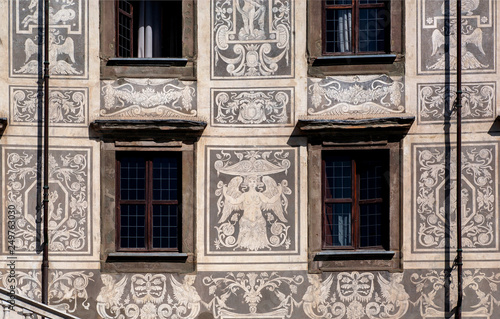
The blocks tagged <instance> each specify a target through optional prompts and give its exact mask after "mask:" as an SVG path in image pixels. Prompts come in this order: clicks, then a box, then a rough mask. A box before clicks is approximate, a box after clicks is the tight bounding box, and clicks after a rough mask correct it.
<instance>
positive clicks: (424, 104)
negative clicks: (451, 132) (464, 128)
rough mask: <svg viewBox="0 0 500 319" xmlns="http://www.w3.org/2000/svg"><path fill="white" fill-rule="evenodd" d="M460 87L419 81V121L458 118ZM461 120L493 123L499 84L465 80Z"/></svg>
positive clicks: (443, 120) (436, 121) (421, 122)
mask: <svg viewBox="0 0 500 319" xmlns="http://www.w3.org/2000/svg"><path fill="white" fill-rule="evenodd" d="M456 92H457V87H456V85H450V86H449V87H445V86H444V85H443V84H441V83H425V84H418V123H419V124H443V123H445V121H450V120H453V121H455V120H456V112H455V110H454V102H455V99H456ZM462 92H463V95H462V121H463V122H464V123H473V122H492V121H494V119H495V117H496V111H495V108H496V98H495V92H496V83H495V82H481V83H464V84H463V85H462Z"/></svg>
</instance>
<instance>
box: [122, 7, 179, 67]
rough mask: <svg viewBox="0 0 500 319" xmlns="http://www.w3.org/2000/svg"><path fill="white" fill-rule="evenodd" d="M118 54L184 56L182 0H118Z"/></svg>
mask: <svg viewBox="0 0 500 319" xmlns="http://www.w3.org/2000/svg"><path fill="white" fill-rule="evenodd" d="M116 1H117V4H116V8H117V14H116V18H117V23H116V26H117V29H116V42H117V45H116V55H117V57H122V58H167V57H169V58H174V57H181V56H182V0H135V1H134V0H116Z"/></svg>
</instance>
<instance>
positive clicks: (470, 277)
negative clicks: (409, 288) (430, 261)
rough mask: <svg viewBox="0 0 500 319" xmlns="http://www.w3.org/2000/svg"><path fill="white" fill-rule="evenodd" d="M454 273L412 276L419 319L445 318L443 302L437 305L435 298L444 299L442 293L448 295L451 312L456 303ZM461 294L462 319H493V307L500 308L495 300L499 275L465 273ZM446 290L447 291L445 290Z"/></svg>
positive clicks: (468, 270) (470, 271)
mask: <svg viewBox="0 0 500 319" xmlns="http://www.w3.org/2000/svg"><path fill="white" fill-rule="evenodd" d="M456 274H457V272H455V271H454V272H452V275H451V276H450V275H449V274H447V273H445V272H444V271H437V270H431V271H428V272H427V273H423V274H418V273H414V274H412V276H411V282H412V283H413V284H414V285H415V287H416V292H417V295H418V296H420V297H419V298H418V299H417V300H416V301H415V302H414V304H415V305H419V307H418V308H419V309H420V316H421V318H429V319H430V318H444V317H446V316H447V314H446V311H445V309H444V306H443V304H444V303H442V302H438V300H437V298H436V297H437V296H439V295H444V294H445V289H446V290H447V291H449V292H450V294H449V304H450V309H452V308H454V307H455V306H456V304H457V300H458V290H457V287H456V282H457V277H456ZM462 281H463V293H464V295H465V296H467V298H464V301H466V302H467V303H466V304H464V306H463V308H464V310H463V317H465V318H485V319H494V318H497V317H496V316H495V306H497V307H498V306H500V300H498V299H497V298H495V295H497V293H498V288H499V287H498V286H499V285H500V273H495V272H490V273H489V274H487V272H486V271H483V270H481V269H467V270H464V272H463V280H462ZM446 287H448V288H446Z"/></svg>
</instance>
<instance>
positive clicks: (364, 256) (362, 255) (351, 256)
mask: <svg viewBox="0 0 500 319" xmlns="http://www.w3.org/2000/svg"><path fill="white" fill-rule="evenodd" d="M394 255H395V252H394V251H392V250H356V251H345V250H330V251H320V252H318V253H316V254H315V256H314V261H328V260H374V259H386V260H390V259H392V258H393V257H394Z"/></svg>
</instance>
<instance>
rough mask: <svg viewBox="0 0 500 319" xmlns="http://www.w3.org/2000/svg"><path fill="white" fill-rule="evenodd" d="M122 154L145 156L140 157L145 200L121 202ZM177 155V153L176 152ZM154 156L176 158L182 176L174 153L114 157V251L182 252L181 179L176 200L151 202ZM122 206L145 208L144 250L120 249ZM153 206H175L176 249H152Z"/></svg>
mask: <svg viewBox="0 0 500 319" xmlns="http://www.w3.org/2000/svg"><path fill="white" fill-rule="evenodd" d="M124 153H130V154H145V155H144V156H140V157H142V158H144V160H145V163H146V170H145V175H146V176H145V181H146V185H145V199H144V200H122V199H121V196H120V190H121V189H120V181H121V175H120V172H121V169H120V164H121V162H120V159H119V157H120V156H121V155H122V154H124ZM177 153H178V152H177ZM155 156H163V157H171V158H174V157H175V158H176V160H177V165H178V167H177V169H178V171H179V173H180V174H178V176H182V161H181V158H180V156H179V154H176V152H145V153H143V152H140V153H139V152H119V153H118V154H117V156H116V180H115V182H116V186H115V187H116V218H115V221H116V239H115V243H116V251H131V252H132V251H134V252H156V251H158V252H159V251H164V252H179V251H182V247H181V245H182V214H181V212H182V206H181V205H182V204H181V203H182V201H181V200H180V199H179V197H180V198H182V193H181V190H182V178H179V179H178V183H177V192H178V198H177V200H153V195H152V189H153V178H152V177H153V163H152V160H153V157H155ZM122 204H138V205H144V206H145V219H146V220H145V234H144V237H145V248H128V247H121V233H120V231H121V223H120V222H121V210H120V207H121V205H122ZM153 205H165V206H168V205H177V206H178V208H177V229H178V232H177V247H175V248H154V247H153V221H152V219H153Z"/></svg>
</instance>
